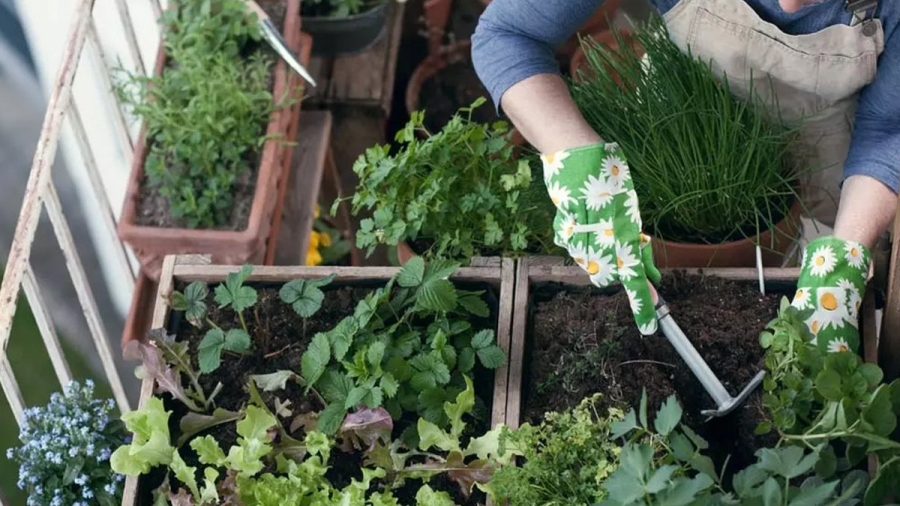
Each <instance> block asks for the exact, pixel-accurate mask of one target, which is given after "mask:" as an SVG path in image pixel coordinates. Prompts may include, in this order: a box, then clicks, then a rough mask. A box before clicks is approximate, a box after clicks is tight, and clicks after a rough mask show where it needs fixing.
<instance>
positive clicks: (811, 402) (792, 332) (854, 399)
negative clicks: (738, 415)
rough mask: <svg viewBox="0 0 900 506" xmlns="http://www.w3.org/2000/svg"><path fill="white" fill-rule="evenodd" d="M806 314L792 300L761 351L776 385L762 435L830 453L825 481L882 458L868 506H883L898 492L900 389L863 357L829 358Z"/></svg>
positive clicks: (770, 384) (823, 469) (767, 398)
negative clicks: (809, 327) (770, 434)
mask: <svg viewBox="0 0 900 506" xmlns="http://www.w3.org/2000/svg"><path fill="white" fill-rule="evenodd" d="M810 311H811V310H807V311H799V310H798V309H797V308H795V307H793V306H791V305H790V304H789V302H788V300H787V299H786V298H785V299H784V300H783V301H782V304H781V309H780V311H779V314H778V316H777V317H776V318H775V319H773V320H772V321H771V322H770V323H769V326H768V329H767V331H766V332H763V333H762V334H761V335H760V343H761V345H762V347H763V348H764V349H766V358H765V361H766V368H767V369H768V373H769V374H768V377H767V379H766V381H765V383H764V385H763V388H764V389H765V392H766V393H765V395H764V397H763V403H764V406H765V407H766V408H767V410H768V411H769V413H770V414H771V416H772V421H771V422H765V423H763V424H762V425H761V426H760V427H759V429H758V432H760V433H765V432H769V431H771V430H775V431H777V433H778V435H779V436H780V438H781V440H782V441H784V442H787V443H791V444H795V445H798V446H801V447H805V448H822V450H821V452H820V459H819V461H818V462H817V466H816V472H817V474H818V475H819V476H820V477H821V478H824V479H828V478H831V477H833V476H835V475H839V474H845V473H847V471H848V470H850V469H851V468H853V467H855V466H858V465H859V464H860V463H862V462H863V460H864V459H865V457H866V456H867V455H870V454H874V455H876V456H877V457H878V460H879V462H880V463H881V464H880V465H879V468H878V471H877V473H876V475H875V477H874V480H873V481H872V483H870V484H869V485H868V488H867V489H866V492H865V504H880V502H879V501H881V500H882V499H883V498H884V497H886V496H887V495H888V494H890V493H891V492H893V491H900V487H898V486H897V483H898V482H897V479H896V478H897V477H898V474H897V472H898V463H900V443H898V442H897V441H894V440H892V439H891V437H892V434H893V433H894V431H895V429H896V428H897V415H898V413H900V402H898V396H900V393H898V389H900V381H895V382H894V383H892V384H885V383H883V382H882V380H883V373H882V371H881V369H880V368H879V367H878V366H876V365H874V364H866V363H864V362H863V360H862V358H861V357H860V356H859V355H857V354H855V353H822V352H821V351H819V350H818V348H817V347H816V346H815V344H814V342H813V341H812V340H811V335H810V334H809V331H808V330H807V329H806V326H805V324H804V323H803V322H804V321H805V319H806V318H807V317H808V316H809V313H810Z"/></svg>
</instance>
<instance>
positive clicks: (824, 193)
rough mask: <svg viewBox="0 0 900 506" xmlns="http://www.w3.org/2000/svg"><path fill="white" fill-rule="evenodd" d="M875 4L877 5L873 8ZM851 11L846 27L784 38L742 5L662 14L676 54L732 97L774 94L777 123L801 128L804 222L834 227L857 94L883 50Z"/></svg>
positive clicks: (694, 0)
mask: <svg viewBox="0 0 900 506" xmlns="http://www.w3.org/2000/svg"><path fill="white" fill-rule="evenodd" d="M876 3H877V2H876ZM873 13H874V8H873V9H871V10H870V11H869V12H863V11H857V12H854V16H853V23H852V25H853V26H851V25H835V26H830V27H828V28H826V29H824V30H822V31H819V32H817V33H813V34H809V35H788V34H785V33H784V32H782V31H781V30H779V29H778V27H776V26H775V25H773V24H771V23H768V22H766V21H764V20H763V19H761V18H760V17H759V15H758V14H756V12H755V11H754V10H753V9H752V8H751V7H750V6H749V5H747V4H746V3H745V2H744V0H681V2H679V3H678V4H677V5H676V6H675V7H673V8H672V9H671V10H670V11H668V12H667V13H666V14H665V17H664V18H665V21H666V24H667V26H668V29H669V33H670V37H671V38H672V40H673V41H674V42H675V44H676V45H678V46H679V47H680V48H681V49H682V51H686V50H687V49H688V47H690V50H691V52H692V54H693V55H694V56H695V57H699V58H700V59H702V60H703V61H705V62H710V63H711V64H712V68H713V70H714V71H715V72H717V73H718V74H719V75H721V74H722V73H725V74H726V75H727V76H728V82H729V85H730V86H731V88H732V90H734V92H735V95H736V96H738V97H740V98H746V97H747V95H748V91H749V86H750V82H751V76H752V82H753V86H754V88H755V89H756V91H757V95H758V96H759V97H761V98H763V99H765V100H767V101H768V100H770V99H771V98H772V92H773V91H774V94H775V97H776V98H777V104H778V109H779V110H780V112H781V117H782V118H784V119H785V120H787V121H792V122H796V121H798V120H801V119H802V120H803V122H802V123H801V130H800V139H799V142H798V144H797V151H796V153H797V154H798V155H800V156H799V158H798V160H800V162H801V165H800V166H799V168H800V170H801V171H808V172H805V175H804V176H803V178H802V184H803V186H802V188H801V195H802V197H803V201H804V203H805V205H806V210H807V212H808V213H809V217H811V218H813V219H815V220H817V221H819V222H821V223H822V224H825V225H827V226H828V227H833V226H834V220H835V215H836V214H837V208H838V201H839V199H840V190H839V184H840V181H841V178H842V175H843V169H844V161H845V159H846V157H847V151H848V149H849V147H850V137H851V131H852V127H853V119H854V115H855V112H856V106H857V97H858V95H859V91H860V90H861V89H862V88H863V87H865V86H866V85H867V84H869V83H871V82H872V80H873V79H874V78H875V69H876V66H877V60H878V56H879V55H880V54H881V52H882V51H883V50H884V31H883V29H882V25H881V21H880V20H878V19H874V18H872V16H873V15H874V14H873Z"/></svg>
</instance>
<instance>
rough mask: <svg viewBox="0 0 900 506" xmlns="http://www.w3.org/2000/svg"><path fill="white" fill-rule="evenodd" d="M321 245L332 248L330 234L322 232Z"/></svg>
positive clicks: (320, 234) (320, 235)
mask: <svg viewBox="0 0 900 506" xmlns="http://www.w3.org/2000/svg"><path fill="white" fill-rule="evenodd" d="M319 244H321V245H322V247H323V248H327V247H329V246H331V234H329V233H328V232H320V233H319Z"/></svg>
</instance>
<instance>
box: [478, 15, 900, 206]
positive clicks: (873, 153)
mask: <svg viewBox="0 0 900 506" xmlns="http://www.w3.org/2000/svg"><path fill="white" fill-rule="evenodd" d="M602 2H603V0H493V2H492V3H491V4H490V5H489V6H488V8H487V9H486V10H485V12H484V14H483V15H482V16H481V18H480V20H479V22H478V27H477V29H476V31H475V34H474V35H473V37H472V60H473V63H474V66H475V70H476V72H477V73H478V75H479V77H480V78H481V80H482V82H483V83H484V85H485V86H486V87H487V89H488V91H489V92H490V94H491V97H492V99H493V101H494V104H495V105H496V106H497V107H498V109H499V106H500V97H501V96H502V95H503V93H504V92H505V91H506V90H507V89H509V88H510V87H511V86H512V85H514V84H516V83H517V82H519V81H521V80H523V79H525V78H527V77H530V76H532V75H535V74H542V73H558V72H559V68H558V66H557V64H556V60H555V59H554V52H555V47H556V46H558V45H559V44H561V43H563V42H564V41H565V40H566V39H568V38H569V37H570V36H571V34H573V33H574V32H575V31H576V30H577V29H578V28H579V27H580V26H581V25H582V24H584V22H585V20H587V19H588V17H590V16H591V15H592V14H593V13H594V12H595V11H596V10H597V8H598V7H599V6H600V5H601V4H602ZM651 2H652V3H653V5H654V6H655V7H656V8H657V9H658V10H659V11H660V12H663V13H665V12H666V11H668V10H669V9H671V8H672V7H674V6H675V5H676V4H677V3H678V0H651ZM746 2H747V3H748V4H749V5H750V6H751V7H752V8H753V9H754V10H755V11H756V12H757V13H758V14H759V15H760V17H762V18H763V19H765V20H766V21H768V22H770V23H773V24H775V25H776V26H778V27H779V28H780V29H781V30H782V31H784V32H785V33H788V34H792V35H800V34H808V33H815V32H818V31H820V30H823V29H825V28H826V27H828V26H832V25H836V24H841V23H843V24H848V23H849V22H850V14H849V13H848V12H846V11H845V10H844V2H843V0H824V1H823V2H821V3H817V4H813V5H810V6H807V7H804V8H802V9H800V10H799V11H797V12H794V13H786V12H784V11H783V10H782V9H781V7H780V6H779V4H778V0H746ZM876 16H877V17H878V18H879V19H880V20H881V22H882V25H883V27H884V31H885V48H884V53H882V55H881V57H880V58H879V61H878V73H877V75H876V77H875V80H874V81H873V82H872V83H871V84H869V85H868V86H867V87H866V88H865V89H864V90H863V91H862V93H861V95H860V102H859V109H858V111H857V115H856V125H855V129H854V132H853V140H852V144H851V146H850V152H849V154H848V156H847V160H846V163H845V166H844V177H849V176H852V175H858V174H862V175H867V176H871V177H873V178H875V179H877V180H879V181H881V182H882V183H884V184H885V185H887V186H888V187H889V188H891V189H892V190H894V191H895V192H897V190H898V183H900V33H898V32H900V31H898V30H897V27H898V23H900V1H898V0H881V1H880V2H879V7H878V9H877V11H876Z"/></svg>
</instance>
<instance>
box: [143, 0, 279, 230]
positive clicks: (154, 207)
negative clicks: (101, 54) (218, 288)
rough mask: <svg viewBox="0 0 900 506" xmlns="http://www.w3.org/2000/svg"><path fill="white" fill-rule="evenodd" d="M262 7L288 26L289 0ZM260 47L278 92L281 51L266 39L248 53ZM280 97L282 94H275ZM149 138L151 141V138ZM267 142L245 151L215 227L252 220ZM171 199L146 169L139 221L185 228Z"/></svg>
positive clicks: (242, 225) (269, 84)
mask: <svg viewBox="0 0 900 506" xmlns="http://www.w3.org/2000/svg"><path fill="white" fill-rule="evenodd" d="M258 3H259V5H260V7H262V8H263V10H265V11H266V14H268V15H269V17H270V18H271V20H272V23H273V24H274V25H275V27H276V28H277V29H278V30H279V31H281V30H283V29H284V22H285V15H286V14H287V0H260V1H258ZM257 51H262V52H264V54H266V57H267V58H268V59H269V61H270V65H269V77H268V80H267V81H266V89H267V90H269V92H270V93H274V86H275V69H276V65H277V63H278V54H277V53H276V52H275V51H274V50H273V49H272V48H271V47H270V46H269V45H268V44H267V43H265V42H260V43H259V44H253V45H252V46H250V47H247V48H246V49H245V54H246V55H247V56H249V55H250V54H253V53H255V52H257ZM177 64H178V63H177V62H174V61H171V59H170V60H168V61H167V62H166V67H167V68H169V67H173V66H175V65H177ZM273 98H275V99H276V100H277V99H278V97H273ZM267 125H268V122H266V123H263V124H261V125H260V135H263V134H265V130H266V128H267ZM147 142H151V141H150V139H149V138H148V140H147ZM262 150H263V146H259V147H257V148H256V149H248V150H247V152H246V153H245V154H244V160H245V162H246V165H247V170H244V171H242V172H241V173H240V174H238V176H237V178H236V180H235V181H234V183H233V186H232V188H231V195H232V202H231V209H230V213H229V216H228V221H227V222H226V223H224V224H222V225H220V226H218V227H215V228H214V230H244V229H246V228H247V224H248V222H249V220H250V210H251V208H252V206H253V197H254V195H255V193H256V180H257V175H258V173H259V164H260V162H261V156H262ZM166 165H167V167H170V168H172V169H175V170H177V171H184V170H186V168H184V167H172V163H171V160H167V161H166ZM170 208H171V206H170V204H169V200H168V199H167V198H166V197H165V196H164V195H162V194H161V192H160V189H159V188H158V187H155V186H151V182H150V180H149V178H148V176H147V173H146V172H144V174H143V178H142V180H141V193H140V198H139V199H138V202H137V212H136V215H135V223H137V224H138V225H141V226H147V227H160V228H185V227H186V226H187V221H186V220H185V219H182V218H176V217H174V216H172V214H171V212H170Z"/></svg>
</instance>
